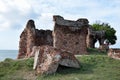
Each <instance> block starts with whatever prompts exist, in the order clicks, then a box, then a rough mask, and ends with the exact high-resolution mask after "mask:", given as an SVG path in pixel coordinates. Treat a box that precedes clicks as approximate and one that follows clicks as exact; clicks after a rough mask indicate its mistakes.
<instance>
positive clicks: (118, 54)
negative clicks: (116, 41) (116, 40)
mask: <svg viewBox="0 0 120 80" xmlns="http://www.w3.org/2000/svg"><path fill="white" fill-rule="evenodd" d="M108 56H109V57H111V58H114V59H118V60H120V49H109V51H108Z"/></svg>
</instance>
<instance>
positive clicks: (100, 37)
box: [86, 26, 105, 48]
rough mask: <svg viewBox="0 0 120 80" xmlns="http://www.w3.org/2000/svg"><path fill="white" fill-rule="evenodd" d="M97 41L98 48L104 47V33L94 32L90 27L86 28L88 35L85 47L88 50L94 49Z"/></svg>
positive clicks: (102, 31)
mask: <svg viewBox="0 0 120 80" xmlns="http://www.w3.org/2000/svg"><path fill="white" fill-rule="evenodd" d="M97 41H99V45H100V46H99V48H101V47H104V41H105V31H104V30H101V31H94V30H93V28H92V27H91V26H89V28H88V35H87V39H86V43H87V47H88V48H95V43H96V42H97Z"/></svg>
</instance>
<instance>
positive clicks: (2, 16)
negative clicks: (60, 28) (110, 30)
mask: <svg viewBox="0 0 120 80" xmlns="http://www.w3.org/2000/svg"><path fill="white" fill-rule="evenodd" d="M0 7H1V9H0V31H1V30H2V31H3V30H11V29H20V31H21V30H23V28H24V27H25V25H26V22H27V20H29V19H34V20H35V23H36V27H37V28H39V29H53V26H54V22H53V21H52V16H53V15H61V16H63V17H64V18H65V19H71V20H77V19H78V18H88V20H89V21H90V23H93V22H95V21H96V20H101V21H103V22H108V23H110V25H111V26H114V28H115V29H116V30H117V36H119V34H120V29H119V19H120V10H119V9H120V1H119V0H0ZM8 34H9V33H8ZM119 37H120V36H119ZM119 37H118V40H119V41H120V38H119ZM119 41H118V42H117V43H120V42H119ZM117 46H118V45H117Z"/></svg>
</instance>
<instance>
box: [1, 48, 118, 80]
mask: <svg viewBox="0 0 120 80" xmlns="http://www.w3.org/2000/svg"><path fill="white" fill-rule="evenodd" d="M89 52H90V53H92V54H91V55H87V56H86V55H83V56H80V57H77V59H78V60H79V61H80V63H81V68H80V69H74V68H66V69H60V70H58V71H57V72H56V73H54V74H51V75H41V76H40V75H39V76H36V75H35V71H34V70H32V66H33V59H23V60H12V59H6V60H5V61H3V62H0V80H120V60H115V59H111V58H109V57H107V55H106V54H105V53H100V52H98V51H96V50H94V49H91V50H89Z"/></svg>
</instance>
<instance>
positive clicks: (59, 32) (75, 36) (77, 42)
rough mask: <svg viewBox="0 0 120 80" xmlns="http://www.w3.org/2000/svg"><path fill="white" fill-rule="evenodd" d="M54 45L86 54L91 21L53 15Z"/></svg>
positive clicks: (72, 51) (75, 52) (74, 52)
mask: <svg viewBox="0 0 120 80" xmlns="http://www.w3.org/2000/svg"><path fill="white" fill-rule="evenodd" d="M53 19H54V22H55V26H54V31H53V38H54V39H53V40H54V41H53V44H54V45H53V46H54V47H55V48H58V49H63V50H66V51H69V52H71V53H73V54H86V53H87V50H86V49H87V45H86V36H87V28H88V27H89V24H88V23H89V22H88V20H87V19H78V20H77V21H71V20H65V19H64V18H63V17H61V16H53Z"/></svg>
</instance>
